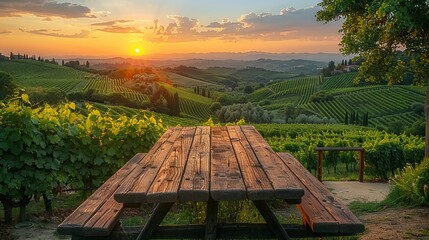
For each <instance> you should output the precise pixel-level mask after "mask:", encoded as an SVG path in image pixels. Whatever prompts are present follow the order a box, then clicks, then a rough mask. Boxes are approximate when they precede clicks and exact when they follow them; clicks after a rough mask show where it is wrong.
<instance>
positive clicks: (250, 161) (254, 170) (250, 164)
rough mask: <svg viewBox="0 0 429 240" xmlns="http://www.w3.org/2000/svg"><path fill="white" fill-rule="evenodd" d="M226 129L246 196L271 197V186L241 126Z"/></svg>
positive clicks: (272, 191) (272, 193)
mask: <svg viewBox="0 0 429 240" xmlns="http://www.w3.org/2000/svg"><path fill="white" fill-rule="evenodd" d="M227 130H228V133H229V137H230V139H231V144H232V147H233V149H234V152H235V155H236V156H237V161H238V165H239V166H240V170H241V173H242V176H243V180H244V184H245V186H246V191H247V198H248V199H250V200H268V199H273V198H274V197H275V192H274V189H273V186H272V185H271V183H270V180H269V179H268V177H267V175H266V173H265V171H264V169H263V168H262V165H261V164H260V163H259V161H258V158H257V157H256V155H255V153H254V152H253V150H252V147H251V146H250V144H249V142H248V141H247V139H246V137H245V136H244V133H243V132H242V131H241V128H240V127H239V126H229V127H227Z"/></svg>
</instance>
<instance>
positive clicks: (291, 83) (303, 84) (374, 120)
mask: <svg viewBox="0 0 429 240" xmlns="http://www.w3.org/2000/svg"><path fill="white" fill-rule="evenodd" d="M355 76H356V73H346V74H341V75H337V76H333V77H330V78H325V79H323V80H322V79H321V78H319V77H318V76H315V77H299V78H293V79H289V80H285V81H282V82H279V83H275V84H271V85H268V86H266V87H264V88H261V89H258V90H256V91H255V92H253V93H252V94H251V97H250V99H251V100H252V101H253V102H258V103H261V104H264V107H265V108H266V109H270V110H281V109H282V108H284V107H285V106H286V105H288V104H294V105H297V106H301V107H302V108H304V109H307V110H308V111H310V112H314V113H316V114H318V115H319V116H321V117H327V118H333V119H336V120H337V122H339V123H343V122H344V121H345V120H344V119H345V115H346V113H347V114H351V113H352V112H355V113H357V114H358V115H359V116H360V117H362V116H363V115H364V114H366V113H368V115H369V125H370V126H373V127H377V126H378V127H386V126H388V125H389V124H390V123H392V122H395V121H400V122H402V123H403V124H405V125H407V126H410V125H412V124H413V123H414V122H416V121H417V120H422V119H424V117H423V115H422V114H417V113H416V112H414V111H413V109H412V108H411V106H412V105H413V104H415V103H423V102H424V99H425V95H424V92H425V91H424V87H418V86H403V85H396V86H390V87H389V86H386V85H366V86H361V85H355V84H354V83H353V79H354V77H355ZM321 90H323V91H325V94H326V95H328V96H331V97H332V98H331V99H329V100H322V101H318V102H313V101H311V96H312V95H313V94H315V93H317V92H320V91H321ZM266 101H269V103H268V104H267V103H266Z"/></svg>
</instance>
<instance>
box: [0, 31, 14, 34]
mask: <svg viewBox="0 0 429 240" xmlns="http://www.w3.org/2000/svg"><path fill="white" fill-rule="evenodd" d="M9 33H12V32H11V31H8V30H0V34H9Z"/></svg>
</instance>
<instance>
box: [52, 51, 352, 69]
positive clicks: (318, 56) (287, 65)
mask: <svg viewBox="0 0 429 240" xmlns="http://www.w3.org/2000/svg"><path fill="white" fill-rule="evenodd" d="M351 57H352V56H349V57H347V56H343V55H341V54H339V53H267V52H245V53H233V52H213V53H183V54H169V55H167V54H165V55H157V56H156V57H152V56H149V57H147V58H144V57H141V58H127V57H113V58H97V57H74V58H73V57H66V58H65V57H55V59H59V60H65V61H70V60H74V61H76V60H78V61H80V62H86V61H87V60H88V61H89V62H90V64H91V67H93V68H96V69H112V68H118V67H127V66H134V67H135V66H140V67H143V66H155V67H161V68H164V67H177V66H180V65H185V66H192V67H197V68H203V69H206V68H210V67H229V68H237V69H242V68H247V67H257V68H264V69H267V70H271V71H281V72H284V71H290V70H294V71H295V72H297V71H299V68H303V69H306V70H308V69H321V68H322V67H325V66H326V65H327V63H328V62H329V61H334V62H336V63H339V62H341V60H342V59H348V58H351ZM306 72H307V71H306Z"/></svg>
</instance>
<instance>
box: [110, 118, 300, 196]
mask: <svg viewBox="0 0 429 240" xmlns="http://www.w3.org/2000/svg"><path fill="white" fill-rule="evenodd" d="M136 164H137V166H136V167H135V168H133V170H132V171H131V172H130V173H129V175H128V176H127V178H126V179H125V181H124V184H122V185H121V186H120V187H119V188H118V190H117V191H116V194H115V199H116V200H117V201H118V202H123V203H146V202H148V203H163V202H176V201H208V200H209V198H211V199H213V200H215V201H223V200H244V199H250V200H270V199H286V200H292V201H293V200H296V201H299V200H300V199H301V197H302V196H303V194H304V191H303V189H302V188H301V187H299V184H298V183H297V182H296V180H294V179H295V178H293V177H291V176H292V175H293V173H292V172H291V170H290V169H289V168H288V167H287V166H286V165H285V164H286V163H285V162H283V161H282V160H281V159H280V158H279V156H278V155H277V154H276V153H275V152H274V151H273V150H272V149H271V147H270V146H269V145H268V144H267V142H266V141H265V140H264V138H263V137H262V136H261V135H260V134H259V132H258V131H257V130H256V129H255V128H254V127H252V126H228V127H174V128H170V129H168V130H167V131H166V132H165V133H164V135H163V136H162V137H161V138H160V139H159V140H158V142H157V143H156V144H155V145H154V146H153V147H152V149H151V150H150V151H149V152H148V154H146V155H145V156H144V157H143V158H142V159H140V161H138V162H137V163H136Z"/></svg>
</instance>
